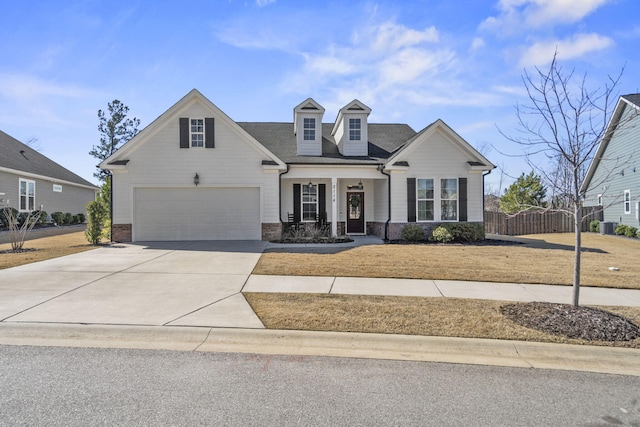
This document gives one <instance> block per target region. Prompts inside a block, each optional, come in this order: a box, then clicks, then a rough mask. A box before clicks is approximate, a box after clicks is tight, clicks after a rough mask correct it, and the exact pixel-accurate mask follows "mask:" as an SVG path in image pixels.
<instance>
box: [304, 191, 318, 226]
mask: <svg viewBox="0 0 640 427" xmlns="http://www.w3.org/2000/svg"><path fill="white" fill-rule="evenodd" d="M311 187H313V188H314V189H315V192H314V193H313V194H310V193H308V196H309V197H311V196H312V195H313V196H315V200H314V201H305V198H304V197H305V189H307V190H308V189H309V188H310V186H309V184H301V185H300V221H301V222H316V217H317V216H318V209H319V205H318V184H313V183H312V184H311ZM305 205H314V206H315V213H314V215H313V218H312V219H305V209H304V207H305Z"/></svg>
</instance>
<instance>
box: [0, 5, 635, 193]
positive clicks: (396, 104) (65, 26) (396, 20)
mask: <svg viewBox="0 0 640 427" xmlns="http://www.w3.org/2000/svg"><path fill="white" fill-rule="evenodd" d="M1 9H2V13H0V40H2V43H0V129H1V130H3V131H4V132H6V133H8V134H9V135H11V136H13V137H15V138H17V139H19V140H21V141H23V142H26V141H28V140H30V139H31V140H33V139H36V140H37V141H36V142H35V143H34V144H35V147H36V148H38V149H39V150H40V151H41V152H42V153H43V154H45V155H46V156H48V157H50V158H51V159H53V160H55V161H56V162H58V163H60V164H62V165H63V166H65V167H67V168H68V169H70V170H72V171H74V172H75V173H77V174H78V175H80V176H82V177H84V178H86V179H88V180H90V181H92V182H95V179H94V178H93V176H92V175H93V172H94V171H95V164H96V163H97V161H96V160H95V159H94V158H93V157H91V156H89V155H88V152H89V150H90V149H91V147H92V146H93V145H95V144H97V143H98V141H99V137H100V136H99V133H98V131H97V125H98V119H97V111H98V109H106V106H107V103H108V102H110V101H112V100H113V99H119V100H120V101H122V102H123V103H124V104H125V105H127V106H129V108H130V116H135V117H138V118H139V119H140V120H141V122H142V123H141V128H143V127H144V126H146V125H148V124H149V123H151V122H152V121H153V120H154V119H155V118H156V117H158V116H159V115H160V114H162V113H163V112H164V111H165V110H166V109H168V108H169V107H170V106H171V105H173V104H174V103H175V102H177V101H178V100H179V99H180V98H181V97H182V96H184V95H185V94H186V93H187V92H188V91H189V90H191V89H192V88H197V89H198V90H200V91H201V92H202V93H203V94H204V95H205V96H206V97H208V98H209V99H210V100H211V101H212V102H213V103H214V104H216V105H217V106H218V107H219V108H221V109H222V110H223V111H224V112H226V113H227V114H228V115H229V116H230V117H231V118H232V119H234V120H236V121H287V122H290V121H292V120H293V107H294V106H296V105H297V104H298V103H300V102H301V101H303V100H304V99H306V98H307V97H312V98H314V99H315V100H316V101H317V102H319V103H320V104H321V105H323V106H324V107H325V108H326V113H325V116H324V119H325V121H327V122H331V121H333V120H334V119H335V117H336V115H337V112H338V109H339V108H341V107H342V106H344V105H346V104H347V103H348V102H349V101H351V100H353V99H354V98H357V99H359V100H361V101H362V102H364V103H365V104H367V105H368V106H369V107H371V108H372V113H371V116H370V118H369V120H370V122H380V123H394V122H400V123H408V124H409V125H411V126H412V127H413V128H414V129H415V130H416V131H418V130H420V129H422V128H424V127H425V126H427V125H428V124H430V123H432V122H433V121H435V120H436V119H438V118H440V119H442V120H444V121H445V122H446V123H447V124H449V125H450V126H451V127H452V128H453V129H454V130H455V131H456V132H458V133H459V134H460V135H461V136H462V137H463V138H464V139H466V140H467V141H468V142H469V143H470V144H472V145H473V146H475V147H476V148H479V149H480V151H481V152H483V153H484V154H485V155H486V156H487V157H488V158H489V159H490V160H491V161H493V162H494V163H495V164H497V165H499V166H500V170H497V171H494V172H493V173H492V174H491V175H490V176H489V177H487V185H488V187H489V189H492V190H496V189H497V188H498V187H499V183H500V182H502V184H503V187H504V186H505V185H508V184H509V183H510V182H511V181H512V179H511V178H510V176H517V175H519V174H520V173H521V172H523V171H526V172H528V170H527V167H526V165H525V164H524V163H523V161H521V160H519V159H514V158H512V157H506V156H503V155H502V154H501V152H506V153H513V154H516V153H518V151H519V147H517V146H514V145H513V143H510V142H509V141H508V140H507V139H506V138H505V137H504V136H502V135H501V134H500V133H499V132H498V130H497V128H500V129H501V130H502V131H503V132H504V133H506V134H508V135H515V134H517V127H516V122H515V113H514V112H515V110H514V106H515V104H516V103H523V102H526V100H527V98H526V93H525V91H524V86H523V84H522V74H523V70H525V69H526V70H528V71H531V72H533V71H534V67H536V66H537V67H541V68H543V69H544V67H546V66H548V63H549V61H550V60H551V58H552V55H553V53H554V51H555V50H556V48H557V50H558V58H559V61H560V64H561V65H562V66H563V67H564V68H565V69H567V70H571V69H575V70H576V72H577V73H579V74H583V73H585V72H586V73H587V83H588V85H590V86H592V87H600V86H602V85H603V84H604V83H605V81H606V78H607V75H617V74H618V73H619V72H620V70H621V68H622V67H623V66H624V67H625V71H624V74H623V76H622V80H621V85H620V87H619V94H627V93H637V92H640V87H639V86H640V79H638V76H639V75H640V59H639V58H640V55H639V54H638V46H639V45H640V43H639V42H640V20H639V19H638V17H639V16H640V3H639V2H638V1H637V0H456V1H453V0H441V1H431V0H395V1H377V2H376V1H359V0H352V1H349V2H345V1H326V2H324V1H313V2H311V1H310V2H306V1H299V0H295V1H294V0H289V1H285V0H246V1H235V0H226V1H225V0H209V1H205V0H202V1H190V0H182V1H179V2H178V1H162V0H157V1H135V0H126V1H117V0H112V1H89V0H85V1H73V0H64V1H62V0H61V1H56V0H52V1H31V2H8V1H7V2H4V4H3V5H2V8H1ZM0 155H1V153H0ZM501 171H503V172H504V173H502V172H501ZM501 177H502V181H501V180H500V178H501Z"/></svg>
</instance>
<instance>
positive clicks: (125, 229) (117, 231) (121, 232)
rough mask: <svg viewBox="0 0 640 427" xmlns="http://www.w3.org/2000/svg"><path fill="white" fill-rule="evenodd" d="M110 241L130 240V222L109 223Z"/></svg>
mask: <svg viewBox="0 0 640 427" xmlns="http://www.w3.org/2000/svg"><path fill="white" fill-rule="evenodd" d="M111 241H112V242H130V241H131V224H111Z"/></svg>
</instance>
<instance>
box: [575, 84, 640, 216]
mask: <svg viewBox="0 0 640 427" xmlns="http://www.w3.org/2000/svg"><path fill="white" fill-rule="evenodd" d="M580 191H581V193H582V194H584V204H585V206H597V205H600V206H602V207H603V210H604V212H603V213H604V215H603V218H604V221H606V222H614V223H618V224H624V225H632V226H635V227H638V225H639V224H640V221H639V220H638V218H639V214H640V212H639V211H640V94H632V95H624V96H621V97H620V99H619V100H618V103H617V104H616V107H615V110H614V112H613V114H612V116H611V120H610V121H609V125H608V127H607V131H606V133H605V137H604V138H603V140H602V141H601V142H600V145H599V146H598V149H597V151H596V153H595V155H594V157H593V160H592V162H591V165H590V166H589V169H588V171H587V175H586V177H585V180H584V183H583V184H582V187H581V189H580Z"/></svg>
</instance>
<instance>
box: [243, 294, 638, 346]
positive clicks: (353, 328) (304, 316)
mask: <svg viewBox="0 0 640 427" xmlns="http://www.w3.org/2000/svg"><path fill="white" fill-rule="evenodd" d="M244 295H245V297H246V298H247V301H249V304H251V307H252V308H253V309H254V311H255V312H256V314H257V315H258V317H259V318H260V320H262V323H264V325H265V327H266V328H269V329H295V330H307V331H337V332H364V333H382V334H403V335H424V336H445V337H464V338H491V339H503V340H521V341H537V342H553V343H568V344H588V345H605V346H618V347H631V348H640V339H636V340H633V341H628V342H617V343H615V344H614V343H610V342H599V341H585V340H576V339H568V338H563V337H560V336H555V335H551V334H546V333H543V332H538V331H535V330H533V329H528V328H525V327H523V326H520V325H518V324H517V323H514V322H512V321H510V320H508V319H507V318H506V317H505V316H503V315H502V314H501V313H500V306H502V305H504V304H506V303H505V302H501V301H487V300H468V299H457V298H421V297H390V296H361V295H329V294H271V293H246V294H244ZM601 308H604V309H606V310H608V311H611V312H613V313H616V314H619V315H621V316H624V317H626V318H628V319H630V320H631V321H633V322H634V323H636V324H640V308H638V307H631V308H630V307H601Z"/></svg>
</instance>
